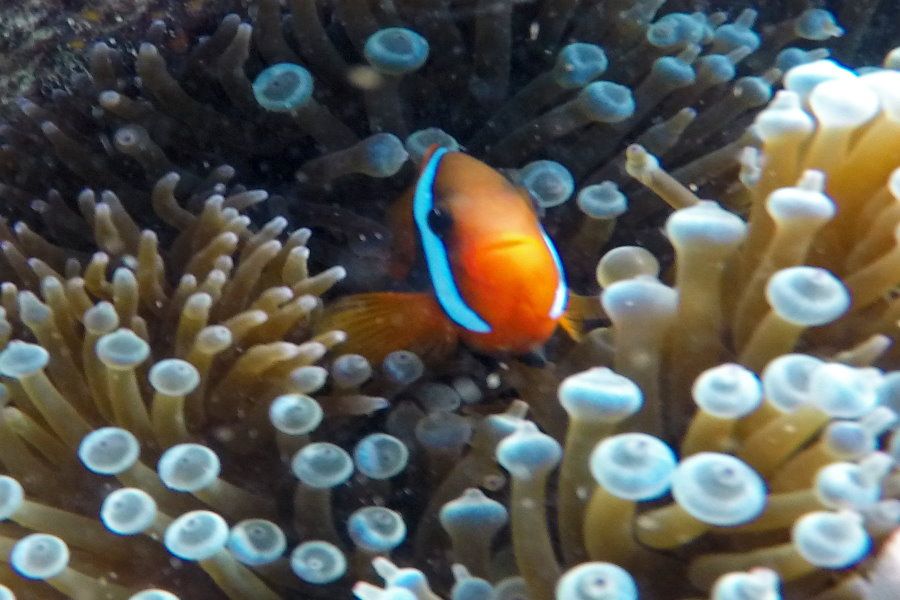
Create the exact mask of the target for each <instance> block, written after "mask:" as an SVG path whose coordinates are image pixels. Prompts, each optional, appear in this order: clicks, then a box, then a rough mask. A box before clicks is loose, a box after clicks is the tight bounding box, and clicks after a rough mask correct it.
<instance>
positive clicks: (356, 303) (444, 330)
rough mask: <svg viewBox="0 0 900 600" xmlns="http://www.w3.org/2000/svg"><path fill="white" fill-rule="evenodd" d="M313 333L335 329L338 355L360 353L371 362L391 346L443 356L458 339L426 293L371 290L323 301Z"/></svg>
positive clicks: (422, 355)
mask: <svg viewBox="0 0 900 600" xmlns="http://www.w3.org/2000/svg"><path fill="white" fill-rule="evenodd" d="M314 328H315V330H316V331H328V330H333V329H337V330H341V331H344V332H346V333H347V341H346V342H344V343H343V344H341V345H340V346H339V347H338V350H339V351H340V352H343V353H354V354H361V355H363V356H365V357H366V358H367V359H369V361H370V362H372V363H373V364H376V365H377V364H380V363H381V361H383V360H384V357H385V356H387V355H388V354H390V353H391V352H394V351H395V350H410V351H412V352H415V353H416V354H418V355H419V357H420V358H421V359H422V360H424V361H425V362H434V361H437V360H440V359H441V358H444V357H446V356H448V355H449V354H450V353H451V352H452V351H453V350H454V348H455V347H456V345H457V343H458V339H457V334H456V330H455V329H454V327H453V325H452V324H451V323H450V321H449V320H448V319H447V317H446V316H445V315H444V313H443V311H442V310H441V308H440V306H439V305H438V303H437V301H436V300H435V299H434V297H433V296H431V294H426V293H404V292H372V293H366V294H355V295H352V296H345V297H343V298H339V299H337V300H335V301H333V302H331V303H330V304H328V305H326V307H325V310H324V311H323V312H322V315H321V317H320V318H319V319H318V320H317V322H316V323H315V325H314Z"/></svg>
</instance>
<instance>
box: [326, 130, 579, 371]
mask: <svg viewBox="0 0 900 600" xmlns="http://www.w3.org/2000/svg"><path fill="white" fill-rule="evenodd" d="M390 216H391V229H392V232H393V241H392V246H391V255H392V256H391V274H392V276H393V277H395V278H396V279H398V280H404V279H406V278H408V276H409V274H410V272H411V270H412V268H413V266H414V265H416V264H417V262H418V263H419V264H421V263H424V266H425V268H426V269H427V274H428V288H429V289H427V290H423V291H421V292H390V291H386V292H372V293H363V294H355V295H350V296H345V297H343V298H340V299H338V300H337V301H335V302H333V303H331V304H330V305H328V307H327V308H326V310H325V311H324V314H323V315H322V318H321V320H320V321H319V323H318V324H317V326H316V329H317V330H319V331H326V330H329V329H338V330H343V331H345V332H346V333H347V336H348V337H347V341H346V342H344V343H343V344H342V345H341V347H340V349H341V351H343V352H353V353H358V354H362V355H363V356H366V357H367V358H368V359H369V360H370V361H373V362H380V361H381V360H383V358H384V357H385V356H386V355H387V354H388V353H390V352H392V351H394V350H400V349H403V350H411V351H413V352H416V353H417V354H418V355H419V356H421V357H422V358H423V359H425V360H436V359H439V358H440V357H443V356H446V355H447V354H449V353H450V352H451V351H452V350H453V349H455V347H456V346H457V344H459V343H460V342H462V343H464V344H465V345H466V346H468V347H469V348H471V349H473V350H475V351H477V352H481V353H484V354H489V355H503V356H519V357H535V356H539V354H535V352H536V351H539V349H540V348H541V346H542V345H543V344H544V343H545V342H546V341H547V340H548V339H549V338H550V336H551V335H552V334H553V333H554V331H555V330H556V327H557V325H559V324H562V325H563V326H564V327H565V328H566V329H567V330H568V331H570V333H572V334H573V336H574V335H575V326H574V325H572V323H571V322H568V321H566V317H565V312H566V305H567V301H568V298H569V290H568V287H567V285H566V277H565V273H564V270H563V265H562V261H561V260H560V257H559V253H558V252H557V251H556V248H555V247H554V245H553V242H552V241H551V239H550V237H549V236H548V235H547V233H546V231H544V228H543V227H542V226H541V223H540V220H539V219H538V215H537V212H536V210H535V208H534V204H533V203H532V200H531V197H530V196H529V194H528V192H527V191H525V190H523V189H521V188H519V187H516V186H515V185H514V184H513V183H511V182H510V181H509V180H508V179H507V178H506V177H504V176H503V175H502V174H501V173H499V172H498V171H496V170H495V169H493V168H491V167H489V166H488V165H486V164H485V163H483V162H481V161H479V160H477V159H475V158H473V157H471V156H468V155H467V154H464V153H462V152H454V151H449V150H447V149H446V148H440V147H437V146H432V147H431V148H429V149H428V152H426V154H425V156H424V157H423V159H422V163H421V167H420V170H419V174H418V177H417V179H416V182H415V184H414V185H413V186H412V188H411V189H410V190H408V191H407V192H406V193H405V194H404V195H403V196H402V197H401V199H400V200H399V201H398V202H397V203H396V205H395V206H394V207H393V208H392V210H391V215H390Z"/></svg>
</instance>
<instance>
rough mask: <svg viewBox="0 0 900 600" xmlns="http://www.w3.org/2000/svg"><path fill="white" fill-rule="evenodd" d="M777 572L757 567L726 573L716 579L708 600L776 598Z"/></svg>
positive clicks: (777, 594) (777, 588) (765, 599)
mask: <svg viewBox="0 0 900 600" xmlns="http://www.w3.org/2000/svg"><path fill="white" fill-rule="evenodd" d="M779 587H780V581H779V579H778V573H776V572H775V571H773V570H771V569H765V568H762V567H757V568H755V569H751V570H750V571H748V572H746V573H728V574H727V575H723V576H722V577H719V579H717V580H716V583H715V584H714V585H713V589H712V595H711V598H710V600H754V599H756V600H778V599H779V598H781V592H780V591H779Z"/></svg>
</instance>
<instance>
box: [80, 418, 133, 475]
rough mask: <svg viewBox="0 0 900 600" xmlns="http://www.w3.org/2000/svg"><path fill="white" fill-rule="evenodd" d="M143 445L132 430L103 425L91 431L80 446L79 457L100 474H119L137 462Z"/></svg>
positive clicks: (91, 469)
mask: <svg viewBox="0 0 900 600" xmlns="http://www.w3.org/2000/svg"><path fill="white" fill-rule="evenodd" d="M140 453H141V445H140V443H139V442H138V440H137V438H136V437H134V434H132V433H131V432H130V431H128V430H126V429H122V428H120V427H103V428H101V429H95V430H94V431H92V432H90V433H89V434H87V435H86V436H84V439H82V440H81V444H79V446H78V458H80V459H81V462H82V463H83V464H84V466H85V467H87V468H88V470H90V471H93V472H94V473H98V474H100V475H118V474H119V473H121V472H123V471H126V470H128V469H129V468H131V466H132V465H134V463H135V462H137V460H138V457H139V456H140Z"/></svg>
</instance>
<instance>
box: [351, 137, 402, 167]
mask: <svg viewBox="0 0 900 600" xmlns="http://www.w3.org/2000/svg"><path fill="white" fill-rule="evenodd" d="M360 143H361V144H362V145H363V148H364V155H365V171H364V172H365V173H366V174H367V175H371V176H372V177H390V176H391V175H395V174H396V173H397V172H398V171H399V170H400V169H401V168H402V167H403V165H405V164H406V161H407V160H409V153H408V152H407V151H406V147H405V146H404V145H403V142H401V141H400V138H398V137H397V136H396V135H394V134H393V133H376V134H374V135H371V136H369V137H368V138H366V139H364V140H363V141H362V142H360Z"/></svg>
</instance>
